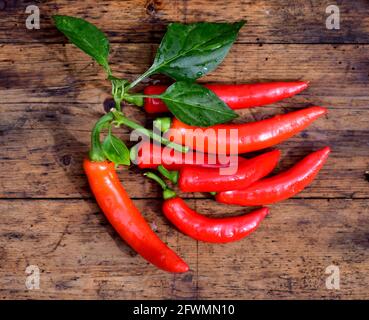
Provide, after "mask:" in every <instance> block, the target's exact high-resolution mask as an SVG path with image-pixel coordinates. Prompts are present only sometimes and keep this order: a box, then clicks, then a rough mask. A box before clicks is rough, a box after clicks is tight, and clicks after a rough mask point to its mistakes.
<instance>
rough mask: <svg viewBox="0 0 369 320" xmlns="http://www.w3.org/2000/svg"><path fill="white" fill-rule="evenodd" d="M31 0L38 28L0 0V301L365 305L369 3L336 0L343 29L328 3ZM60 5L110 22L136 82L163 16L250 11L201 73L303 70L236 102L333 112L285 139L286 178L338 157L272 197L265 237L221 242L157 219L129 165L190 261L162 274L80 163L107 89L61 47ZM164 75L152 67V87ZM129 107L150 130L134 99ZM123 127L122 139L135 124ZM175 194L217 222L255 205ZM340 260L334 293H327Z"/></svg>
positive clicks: (130, 185)
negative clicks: (30, 286) (96, 196)
mask: <svg viewBox="0 0 369 320" xmlns="http://www.w3.org/2000/svg"><path fill="white" fill-rule="evenodd" d="M36 2H37V5H38V6H39V7H40V12H41V29H40V30H27V29H26V28H25V19H26V16H27V15H26V14H25V8H26V7H27V5H29V4H30V2H29V1H23V0H9V1H1V0H0V20H1V24H0V150H1V151H0V218H1V223H0V299H71V298H82V299H181V298H182V299H224V298H225V299H231V298H233V299H276V298H282V299H313V298H317V299H369V294H368V290H367V288H368V285H369V277H368V274H369V262H368V261H369V256H368V246H369V242H368V239H369V233H368V230H369V225H368V223H369V222H368V221H369V219H368V218H369V217H368V215H369V210H368V199H369V183H368V179H369V178H368V176H367V177H366V176H365V172H366V171H368V170H369V160H368V159H369V143H368V142H369V125H368V122H369V94H368V87H369V73H368V70H369V50H368V49H369V17H368V14H367V12H368V9H369V4H368V2H367V1H365V0H357V1H343V0H338V1H335V4H337V5H338V6H339V8H340V13H341V29H340V30H327V29H326V27H325V19H326V17H327V14H326V13H325V9H326V7H327V6H328V5H329V4H332V3H331V1H328V0H323V1H315V0H311V1H302V0H296V1H287V0H284V1H276V0H269V1H268V0H261V1H249V0H244V1H235V0H231V1H226V2H224V1H218V0H216V1H205V0H174V1H163V0H161V1H158V0H125V1H115V0H113V1H108V0H103V1H98V4H97V2H96V1H92V0H85V1H83V2H81V1H75V0H74V1H66V0H58V1H36ZM56 13H58V14H68V15H75V16H79V17H83V18H86V19H88V20H89V21H91V22H93V23H95V24H96V25H98V26H99V27H101V28H102V29H103V30H104V31H105V32H106V33H107V35H108V36H109V39H110V40H111V41H112V43H113V45H112V50H111V62H112V67H113V70H114V72H115V74H116V75H118V76H122V77H125V78H127V79H129V80H133V79H134V78H135V77H137V76H138V75H139V74H140V73H142V72H143V71H145V70H146V69H147V68H148V67H149V66H150V64H151V62H152V60H153V57H154V55H155V51H156V48H157V46H158V43H159V42H160V39H161V37H162V35H163V34H164V32H165V28H166V25H167V24H168V23H169V22H172V21H180V22H187V23H189V22H197V21H237V20H240V19H247V20H248V24H247V25H246V26H245V27H244V28H243V29H242V30H241V33H240V35H239V38H238V40H237V43H236V45H235V46H233V47H232V50H231V51H230V54H229V55H228V56H227V58H226V59H225V61H224V62H223V63H222V64H221V65H220V67H219V68H218V69H217V70H216V71H215V72H212V73H211V74H210V75H208V76H207V77H205V78H203V79H201V82H219V83H236V82H238V83H241V82H250V83H251V82H259V81H277V80H279V81H282V80H286V81H288V80H310V81H311V85H310V88H309V89H308V90H306V91H304V92H303V93H301V94H299V95H297V96H295V97H293V98H291V99H288V100H286V101H283V102H281V103H277V104H274V105H271V106H267V107H263V108H255V109H249V110H244V111H240V118H239V119H237V120H236V121H237V122H243V121H256V120H260V119H264V118H266V117H269V116H272V115H274V114H278V113H284V112H288V111H290V110H294V109H297V108H303V107H306V106H309V105H312V104H315V105H323V106H327V107H328V109H329V114H328V115H327V116H326V117H325V118H322V119H319V120H318V121H316V122H315V123H314V124H313V125H312V126H310V127H309V128H308V129H307V130H305V131H304V132H303V133H301V134H299V135H297V136H295V137H294V138H292V139H290V140H289V141H287V142H285V143H283V144H281V145H280V146H278V148H281V150H282V153H283V159H282V161H281V163H280V165H279V168H278V169H277V172H278V170H283V169H285V168H288V167H289V166H291V165H292V164H293V163H294V162H296V161H298V160H299V159H301V158H302V157H303V156H305V155H306V154H308V153H309V152H311V151H313V150H316V149H318V148H320V147H322V146H324V145H330V146H331V147H332V149H333V152H332V155H331V157H330V158H329V160H328V162H327V164H326V166H325V167H324V168H323V170H322V171H321V173H320V174H319V176H318V178H317V179H316V180H315V181H314V183H313V184H312V185H311V186H310V187H308V188H307V189H306V190H305V191H304V192H302V193H300V194H299V195H297V196H296V197H295V198H294V199H291V200H288V201H284V202H282V203H280V204H277V205H274V206H272V208H271V209H272V213H271V215H270V216H269V217H268V218H267V219H266V221H264V223H263V224H262V225H261V228H260V229H259V230H258V231H257V232H256V233H254V234H253V235H251V236H250V237H249V238H247V239H244V240H243V241H240V242H238V243H234V244H228V245H220V246H218V245H210V244H205V243H199V242H196V241H193V240H191V239H189V238H187V237H185V236H184V235H182V234H180V233H178V232H177V231H176V230H175V229H174V228H173V227H172V226H170V225H169V223H168V222H167V221H166V220H165V219H164V218H163V216H162V215H161V213H160V203H161V200H160V199H159V198H160V193H161V192H160V190H159V188H158V186H156V185H154V183H151V182H149V181H147V180H144V179H143V177H142V172H141V171H139V170H137V169H135V168H131V169H130V170H127V169H122V170H120V172H119V175H120V177H121V180H122V182H123V183H124V185H125V187H126V188H127V191H128V192H129V194H130V195H131V196H132V197H133V198H134V199H135V200H134V201H135V203H136V204H137V206H138V207H139V209H140V210H141V211H142V212H143V214H144V216H145V217H146V218H147V219H148V221H149V222H150V224H151V225H152V227H153V228H154V229H155V230H156V231H157V232H158V235H159V236H160V237H161V238H162V239H163V240H164V241H166V242H167V243H168V244H169V246H171V247H172V248H173V249H174V250H176V251H177V252H178V253H179V254H180V255H181V256H182V257H183V258H184V259H185V260H186V261H187V262H188V263H189V265H190V267H191V271H190V272H189V273H187V274H185V275H171V274H166V273H164V272H161V271H159V270H156V269H155V268H154V267H152V266H150V265H149V264H147V263H146V262H145V261H144V260H143V259H142V258H141V257H139V256H137V254H135V253H134V252H133V251H132V250H131V249H130V248H128V247H127V246H126V244H125V243H124V242H123V241H121V240H120V239H119V237H118V236H117V234H116V233H115V232H114V231H113V230H112V228H111V227H110V226H109V224H108V223H107V221H106V220H105V218H104V217H103V215H102V214H101V212H100V210H99V208H98V207H97V206H96V204H95V202H94V200H93V199H92V197H91V194H90V192H89V189H88V186H87V182H86V179H85V176H84V174H83V172H82V168H81V161H82V159H83V157H84V156H85V155H86V153H87V150H88V147H89V132H90V130H91V127H92V126H93V124H94V122H95V121H96V119H97V118H98V117H99V116H100V115H101V114H102V113H103V112H104V109H105V110H108V109H109V107H110V106H111V105H112V104H111V99H110V93H109V91H110V88H109V83H108V82H107V81H106V80H104V74H103V72H102V71H101V69H100V67H99V66H97V65H96V64H94V63H92V61H91V59H90V58H89V57H87V56H86V55H85V54H83V53H82V52H80V51H79V50H78V49H76V48H75V47H74V46H72V45H70V44H65V43H66V39H65V38H64V37H63V36H62V35H61V34H60V33H59V32H57V30H55V28H54V27H53V25H52V23H51V19H50V17H51V15H53V14H56ZM168 81H169V80H168V79H167V78H165V77H162V76H153V77H152V78H150V79H147V80H146V81H145V82H144V83H143V85H145V84H147V83H159V82H162V83H168ZM138 90H142V86H140V87H138ZM124 110H125V112H126V114H127V115H128V116H129V117H130V118H132V119H135V120H136V121H138V122H140V123H142V124H144V125H146V126H150V125H151V122H152V120H153V117H151V116H146V115H145V114H144V112H142V111H141V110H139V108H135V107H132V106H126V107H125V109H124ZM117 134H118V135H120V136H121V137H122V138H123V139H124V140H125V141H127V142H128V141H129V130H127V129H124V128H122V129H121V130H119V131H117ZM182 196H184V197H185V198H187V201H188V203H189V205H190V206H191V207H192V208H194V209H197V210H198V211H199V212H203V213H204V214H207V215H209V216H223V215H224V216H227V215H229V214H241V213H243V212H244V211H245V210H246V211H248V210H249V209H242V208H240V207H237V206H225V205H221V204H217V203H215V202H214V201H212V200H210V199H205V197H208V196H207V195H204V194H194V195H191V194H183V195H182ZM189 198H190V199H189ZM216 213H218V214H216ZM31 264H33V265H37V266H39V267H40V269H41V289H40V290H36V291H29V290H26V288H25V277H26V274H25V269H26V267H27V266H28V265H31ZM332 264H333V265H336V266H339V268H340V274H341V289H340V290H327V289H326V287H325V279H326V277H327V275H326V274H325V269H326V267H327V266H329V265H332Z"/></svg>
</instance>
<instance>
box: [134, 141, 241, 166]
mask: <svg viewBox="0 0 369 320" xmlns="http://www.w3.org/2000/svg"><path fill="white" fill-rule="evenodd" d="M134 148H135V150H133V153H132V157H133V158H134V159H135V163H136V164H137V165H138V167H139V168H141V169H154V168H157V167H158V166H159V165H162V166H164V167H165V168H166V169H168V170H179V169H181V168H183V167H184V166H188V167H190V166H192V167H196V168H198V167H208V168H225V167H228V166H229V165H230V164H232V163H235V162H237V163H242V162H243V161H245V160H246V159H245V158H242V157H236V156H225V155H223V156H222V155H208V154H204V153H201V152H197V153H196V152H191V151H189V152H187V153H182V152H179V151H176V150H174V149H171V148H163V147H162V146H160V145H157V144H152V143H149V142H147V141H145V142H141V143H140V144H139V145H137V147H134Z"/></svg>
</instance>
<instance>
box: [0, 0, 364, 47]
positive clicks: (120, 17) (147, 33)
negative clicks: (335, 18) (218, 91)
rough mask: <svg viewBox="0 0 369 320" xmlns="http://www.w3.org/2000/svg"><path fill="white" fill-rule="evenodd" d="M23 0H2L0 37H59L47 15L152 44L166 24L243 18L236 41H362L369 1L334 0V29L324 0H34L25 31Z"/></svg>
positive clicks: (114, 38)
mask: <svg viewBox="0 0 369 320" xmlns="http://www.w3.org/2000/svg"><path fill="white" fill-rule="evenodd" d="M29 4H30V3H29V2H28V1H19V0H9V1H2V6H1V7H0V19H1V21H2V23H1V25H0V42H3V43H14V42H62V41H65V39H64V38H63V37H62V36H61V35H60V33H58V32H57V31H56V29H55V27H54V26H53V24H52V22H51V16H52V15H53V14H67V15H73V16H78V17H82V18H85V19H88V20H89V21H91V22H92V23H95V24H96V25H98V26H99V27H100V28H102V29H103V30H104V31H105V32H106V33H107V34H108V36H109V38H110V40H111V41H113V42H137V43H140V42H156V43H158V42H159V41H160V40H161V38H162V36H163V33H164V31H165V28H166V26H167V25H168V23H170V22H173V21H177V22H185V23H191V22H198V21H214V22H220V21H222V22H224V21H227V22H231V21H238V20H241V19H246V20H247V21H248V24H247V26H246V27H245V28H244V29H243V30H242V31H241V34H240V37H239V40H238V41H239V42H242V43H255V42H265V43H296V42H297V43H323V42H324V43H368V42H369V34H368V31H369V18H368V15H367V12H368V9H369V5H368V2H367V1H365V0H356V1H343V0H339V1H335V2H334V4H336V5H337V6H338V7H339V10H340V29H339V30H328V29H327V28H326V18H327V17H328V15H329V14H327V13H326V8H327V7H328V6H329V5H331V4H332V2H331V1H329V0H323V1H322V0H320V1H315V0H314V1H303V0H296V1H293V2H290V1H282V2H281V1H277V0H262V1H250V0H247V1H236V0H231V1H205V0H175V1H169V0H125V1H99V4H98V5H96V2H95V1H92V0H86V1H83V2H81V1H67V0H62V1H58V2H57V3H56V2H51V1H44V2H41V3H36V4H37V6H38V7H39V8H40V13H41V29H40V30H27V29H26V27H25V21H26V18H27V16H28V15H27V14H26V13H25V9H26V7H27V6H28V5H29Z"/></svg>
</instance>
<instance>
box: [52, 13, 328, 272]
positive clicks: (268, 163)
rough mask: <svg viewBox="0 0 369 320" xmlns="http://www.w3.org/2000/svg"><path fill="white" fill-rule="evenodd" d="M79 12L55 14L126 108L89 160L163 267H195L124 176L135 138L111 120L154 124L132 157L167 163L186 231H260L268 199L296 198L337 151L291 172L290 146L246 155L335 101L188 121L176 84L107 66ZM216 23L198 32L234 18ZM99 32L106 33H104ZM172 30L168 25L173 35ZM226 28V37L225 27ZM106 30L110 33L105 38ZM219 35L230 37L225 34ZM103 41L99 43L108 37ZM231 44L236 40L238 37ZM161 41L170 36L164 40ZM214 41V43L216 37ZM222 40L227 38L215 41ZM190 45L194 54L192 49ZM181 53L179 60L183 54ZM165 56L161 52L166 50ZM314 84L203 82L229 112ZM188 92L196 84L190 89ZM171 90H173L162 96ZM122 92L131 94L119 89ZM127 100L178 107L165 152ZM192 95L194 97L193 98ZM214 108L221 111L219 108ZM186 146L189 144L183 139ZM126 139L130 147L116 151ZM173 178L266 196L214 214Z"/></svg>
mask: <svg viewBox="0 0 369 320" xmlns="http://www.w3.org/2000/svg"><path fill="white" fill-rule="evenodd" d="M60 17H62V18H60ZM73 19H76V18H73ZM73 19H72V18H71V17H69V18H68V17H65V16H59V18H56V19H55V20H56V22H57V23H56V24H57V27H58V29H59V30H61V31H62V32H63V33H64V34H65V35H66V36H67V37H68V38H69V39H70V40H71V41H72V42H73V43H75V44H76V45H77V46H78V47H80V48H81V49H82V50H84V51H85V52H86V53H88V54H89V55H90V56H92V57H93V58H94V59H95V60H96V61H97V62H98V63H100V64H101V65H102V66H103V67H104V69H105V70H107V72H108V79H110V80H111V81H112V84H113V96H114V99H115V100H116V102H117V105H116V109H114V110H112V111H111V112H110V113H107V114H106V115H104V116H103V117H102V118H101V119H100V120H99V121H98V122H97V124H96V126H95V128H94V131H93V133H92V137H91V151H90V156H89V158H86V159H85V160H84V163H83V167H84V171H85V173H86V175H87V178H88V181H89V184H90V187H91V190H92V193H93V194H94V196H95V198H96V201H97V203H98V205H99V206H100V208H101V210H102V211H103V212H104V214H105V216H106V217H107V219H108V220H109V222H110V223H111V224H112V226H113V227H114V229H115V230H116V232H118V233H119V235H120V236H121V237H122V239H124V241H125V242H127V244H129V245H130V246H131V247H132V248H133V249H134V250H135V251H136V252H138V253H139V254H140V255H141V256H142V257H143V258H145V259H146V260H147V261H149V262H150V263H152V264H154V265H155V266H157V267H158V268H160V269H162V270H165V271H168V272H186V271H188V270H189V266H188V265H187V264H186V262H184V261H183V260H182V259H181V258H180V257H179V256H178V255H177V254H176V253H175V252H174V251H173V250H171V249H170V248H169V247H168V246H167V245H166V244H165V243H164V242H163V241H161V240H160V239H159V237H158V236H157V235H156V233H155V232H154V231H153V230H152V229H151V228H150V226H149V224H148V223H147V222H146V221H145V219H144V218H143V216H142V215H141V213H140V212H139V210H138V209H137V208H136V206H135V205H134V203H133V202H132V200H131V199H130V198H129V196H128V194H127V192H126V191H125V189H124V187H123V186H122V184H121V182H120V180H119V177H118V175H117V173H116V166H117V165H119V164H125V162H124V161H125V160H124V159H123V158H124V154H125V153H124V152H123V151H124V150H125V149H124V146H125V145H124V144H122V142H120V140H119V139H118V138H116V137H115V136H113V135H112V134H111V124H115V125H118V126H119V125H121V124H124V125H128V126H130V127H131V128H134V129H139V130H141V131H142V132H145V133H146V134H147V136H149V137H150V138H151V142H147V141H146V142H142V143H140V144H139V145H137V146H135V147H134V148H132V149H131V152H130V155H131V158H132V160H134V162H135V163H137V165H138V166H139V167H140V168H142V169H152V170H157V171H158V173H160V174H161V176H162V177H160V176H159V174H158V173H153V172H146V173H145V175H146V176H147V177H148V178H150V179H153V180H155V181H156V182H157V183H158V184H159V185H160V186H161V188H162V189H163V199H164V201H163V205H162V212H163V214H164V215H165V217H166V218H167V219H168V220H169V221H170V222H171V223H172V224H173V225H174V226H175V227H176V228H177V229H178V230H179V231H180V232H182V233H184V234H185V235H187V236H189V237H191V238H193V239H195V240H199V241H205V242H212V243H227V242H233V241H238V240H241V239H243V238H244V237H246V236H247V235H249V234H250V233H251V232H253V231H255V230H256V229H257V228H258V226H259V224H260V223H261V222H262V221H263V219H264V218H265V217H266V216H267V215H268V213H269V209H268V208H267V207H265V206H266V205H270V204H274V203H277V202H279V201H282V200H285V199H288V198H290V197H293V196H295V195H296V194H297V193H299V192H301V191H302V190H303V189H304V188H305V187H306V186H308V185H309V184H310V183H311V182H312V181H313V179H314V178H315V177H316V175H317V174H318V172H319V171H320V169H321V168H322V166H323V165H324V163H325V161H326V160H327V158H328V154H329V152H330V149H329V147H325V148H323V149H320V150H318V151H315V152H313V153H311V154H309V155H307V156H306V157H305V158H304V159H302V160H300V161H299V162H298V163H296V164H295V165H294V166H292V167H291V168H290V169H288V170H286V171H284V172H281V173H278V174H274V175H273V174H272V175H271V173H272V171H273V170H274V169H275V167H276V166H277V164H278V162H279V159H280V156H281V152H280V151H279V150H278V149H273V150H268V151H264V152H263V153H259V154H258V155H257V156H254V157H252V158H247V157H244V154H246V153H248V152H254V151H259V150H263V149H266V148H270V147H274V146H275V145H277V144H279V143H281V142H283V141H285V140H287V139H288V138H290V137H292V136H294V135H296V134H298V133H299V132H301V131H302V130H304V129H305V128H306V127H308V126H309V125H310V124H311V123H312V122H313V121H315V120H316V119H318V118H319V117H321V116H323V115H324V114H326V112H327V110H326V109H325V108H323V107H319V106H313V107H308V108H306V109H302V110H297V111H294V112H289V113H286V114H283V115H278V116H275V117H272V118H269V119H265V120H262V121H256V122H250V123H242V124H233V123H230V121H228V120H227V121H224V122H223V123H222V122H219V121H218V120H217V121H218V122H219V123H216V124H214V125H209V126H196V125H191V123H189V122H190V121H185V122H187V123H185V122H184V121H181V120H183V119H187V118H186V116H184V118H183V119H179V118H181V117H183V114H185V111H186V110H182V109H180V107H179V104H178V105H174V106H173V103H174V104H175V102H173V101H174V99H173V98H172V97H171V98H170V101H171V102H168V101H166V100H165V99H168V98H167V96H165V94H166V92H168V91H167V90H168V88H167V86H161V85H150V86H147V87H146V88H145V89H144V94H143V95H138V94H131V95H129V94H127V93H126V92H127V90H129V89H130V88H131V87H133V84H135V83H136V82H138V80H136V81H134V82H131V83H129V82H125V81H120V80H119V79H117V78H114V77H113V76H112V75H111V73H109V70H110V68H108V67H107V66H106V63H105V62H104V60H103V59H102V58H101V56H99V55H98V54H96V52H95V51H96V50H95V49H96V48H92V46H90V47H88V46H87V47H86V43H87V44H88V41H90V39H89V35H88V33H87V32H86V34H83V32H82V34H83V37H84V38H83V42H82V41H81V44H79V43H78V42H77V40H78V39H77V40H76V38H78V34H77V35H76V33H75V32H76V31H75V30H77V28H75V29H73V26H74V24H75V25H77V24H78V32H81V30H83V27H85V28H86V30H87V31H88V32H89V33H91V32H95V31H94V29H93V28H92V27H91V25H90V24H86V23H87V22H85V21H84V20H81V19H78V20H73ZM81 21H82V22H81ZM213 25H217V24H209V25H205V26H204V25H203V24H201V25H198V24H197V25H196V26H194V25H189V26H190V27H191V28H192V29H191V28H190V29H191V30H190V31H191V32H195V31H196V30H197V29H196V28H199V29H200V31H201V30H202V29H201V28H205V29H206V28H214V30H215V31H214V32H220V31H221V30H223V29H224V28H225V26H223V27H222V28H223V29H222V28H220V27H219V29H217V28H218V26H213ZM171 27H172V28H173V29H175V28H187V26H186V27H181V25H179V24H177V25H176V26H172V25H171ZM228 27H229V26H228ZM181 30H182V29H181ZM183 30H187V29H183ZM194 30H195V31H194ZM219 30H220V31H219ZM200 31H199V32H200ZM226 31H227V33H226V35H229V37H231V36H232V37H233V35H232V34H231V31H232V30H230V29H227V30H226ZM173 32H174V31H173ZM201 32H203V30H202V31H201ZM237 32H238V30H237ZM97 35H99V36H101V35H100V34H97ZM200 35H201V36H203V37H204V35H203V34H201V33H200ZM168 37H169V36H167V35H166V36H165V37H164V39H166V38H168ZM96 38H97V36H96V37H95V39H96ZM219 38H221V39H224V36H223V37H219ZM95 39H94V40H91V43H92V44H94V43H93V41H95ZM234 39H235V38H234ZM100 40H101V39H100ZM103 40H104V38H102V40H101V41H103ZM163 41H164V40H163ZM214 41H215V40H214ZM216 41H218V42H220V41H223V40H220V39H216ZM233 41H234V40H233ZM207 43H208V42H207ZM232 43H233V42H232ZM94 45H95V46H97V45H98V44H94ZM223 45H224V46H226V45H229V43H224V44H223ZM161 46H163V43H162V44H161ZM208 46H210V45H209V44H208ZM91 48H92V49H94V50H95V51H93V50H92V49H91ZM218 49H219V46H218V47H217V48H215V49H212V50H218ZM159 51H160V48H159ZM163 52H165V51H163ZM214 52H215V51H214ZM186 54H188V51H187V53H186ZM193 54H194V53H193ZM99 59H100V60H99ZM171 59H172V60H173V58H171ZM158 61H159V62H160V59H158ZM156 62H157V59H156ZM157 63H158V62H157ZM182 63H183V61H182ZM186 63H188V62H186ZM152 68H153V67H151V68H150V69H149V71H150V70H151V69H152ZM160 68H161V69H160ZM160 68H157V69H158V70H159V71H160V70H161V72H162V73H164V74H167V75H169V76H171V77H172V78H174V79H175V80H178V81H179V80H181V79H178V78H177V77H179V76H178V72H181V71H178V68H179V67H178V66H177V69H175V68H173V69H170V68H169V67H168V66H166V67H165V68H166V69H164V68H163V67H162V66H161V67H160ZM168 68H169V69H168ZM191 68H194V66H191ZM191 70H192V69H189V68H188V69H186V72H182V74H181V77H182V78H183V74H186V75H188V76H189V77H190V75H191V73H190V71H191ZM176 72H177V73H176ZM146 73H147V74H146V76H148V75H151V73H150V72H146ZM141 78H143V77H141ZM186 85H187V84H186V83H184V84H183V86H181V88H184V89H182V90H187V89H186V88H188V87H186ZM193 86H194V85H192V84H191V88H194V87H193ZM196 86H198V85H196ZM307 87H308V82H304V81H297V82H271V83H258V84H237V85H228V84H224V85H220V84H217V85H212V84H209V85H205V86H204V87H203V88H204V89H203V88H201V90H210V91H211V94H210V96H211V95H213V94H214V95H215V96H216V98H215V99H218V100H216V103H218V105H219V103H224V104H225V106H226V108H229V110H231V111H229V112H233V111H232V110H237V109H244V108H252V107H258V106H263V105H267V104H271V103H274V102H277V101H280V100H282V99H285V98H289V97H292V96H294V95H295V94H297V93H299V92H301V91H302V90H304V89H306V88H307ZM196 88H197V87H196ZM196 88H195V89H196ZM172 89H173V87H172V88H171V90H172ZM174 89H176V88H174ZM177 89H178V88H177ZM201 90H200V91H201ZM172 91H173V90H172ZM180 93H181V92H179V94H180ZM185 93H186V94H188V92H185ZM162 94H164V95H163V96H160V95H162ZM177 94H178V93H177ZM119 95H120V97H121V99H119ZM161 97H163V99H161ZM204 97H205V98H204ZM204 97H201V99H206V98H207V97H209V91H206V94H205V96H204ZM211 98H212V96H211ZM186 99H187V98H186ZM191 99H192V98H191ZM201 99H200V100H201ZM122 100H125V101H127V102H129V103H133V104H136V105H143V107H144V109H145V111H146V112H148V113H151V114H153V113H163V112H169V111H171V112H172V113H173V114H174V115H175V117H174V118H173V119H170V118H160V119H159V120H158V121H157V123H160V126H161V129H162V131H163V137H162V139H161V140H160V142H161V143H162V144H164V145H166V147H165V148H168V147H169V148H170V147H171V146H172V147H173V149H172V150H171V152H170V153H168V152H165V148H164V147H163V146H161V145H160V144H158V143H157V136H156V135H154V134H153V133H152V132H149V131H145V129H143V128H142V127H140V126H139V125H137V124H135V123H134V122H132V121H131V120H129V119H126V118H124V116H123V114H122V113H120V109H119V108H120V102H121V101H122ZM188 101H189V100H188V99H187V100H186V103H187V104H188V103H189V102H188ZM219 101H221V102H219ZM183 104H185V103H181V105H182V107H183ZM196 104H199V102H196ZM222 108H223V107H222ZM227 110H228V109H227ZM210 113H211V111H209V114H210ZM209 119H212V118H211V117H210V118H209ZM210 121H212V120H210ZM214 121H215V120H214ZM106 128H109V133H108V136H107V138H106V139H105V141H104V143H102V144H101V143H100V133H101V131H102V130H103V129H106ZM209 128H210V129H212V130H213V132H215V133H218V132H222V133H223V134H221V135H216V136H215V138H214V136H211V135H208V133H207V132H208V131H207V129H209ZM234 130H236V131H237V133H238V134H237V137H234V136H233V135H232V134H231V132H232V131H234ZM199 136H201V137H202V138H204V137H205V141H206V142H207V143H205V144H199V143H197V141H198V140H197V138H198V137H199ZM163 141H164V142H163ZM182 146H183V147H184V148H181V147H182ZM112 149H113V150H112ZM118 149H119V150H123V151H122V152H116V151H117V150H118ZM214 150H215V154H216V155H217V156H219V157H224V158H226V160H227V161H226V162H224V161H218V162H217V161H216V162H213V161H210V160H209V159H210V158H211V157H210V156H211V155H212V154H214ZM233 150H237V152H236V153H233ZM199 154H201V155H202V156H203V162H202V163H201V164H198V163H197V162H196V161H195V157H196V156H198V155H199ZM217 159H218V158H217ZM232 166H235V170H234V171H233V172H232V173H231V174H220V169H222V168H223V169H224V168H231V167H232ZM164 178H165V179H167V180H169V181H170V182H171V183H172V184H175V185H178V188H179V189H180V190H181V191H182V192H206V193H211V194H212V195H213V196H214V197H215V200H216V201H218V202H220V203H225V204H231V205H240V206H260V207H261V208H259V209H256V210H254V211H252V212H251V213H247V214H244V215H241V216H235V217H226V218H210V217H206V216H204V215H202V214H201V213H198V212H196V211H195V210H193V209H191V208H190V207H189V206H188V205H187V204H186V203H185V201H184V200H182V199H181V198H180V197H178V196H177V195H176V193H175V191H174V190H173V189H171V188H170V187H169V186H168V184H167V182H165V180H164Z"/></svg>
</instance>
